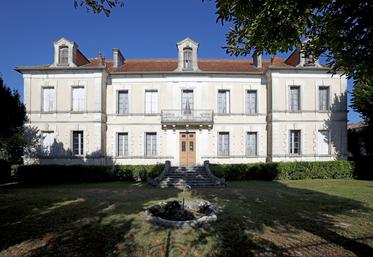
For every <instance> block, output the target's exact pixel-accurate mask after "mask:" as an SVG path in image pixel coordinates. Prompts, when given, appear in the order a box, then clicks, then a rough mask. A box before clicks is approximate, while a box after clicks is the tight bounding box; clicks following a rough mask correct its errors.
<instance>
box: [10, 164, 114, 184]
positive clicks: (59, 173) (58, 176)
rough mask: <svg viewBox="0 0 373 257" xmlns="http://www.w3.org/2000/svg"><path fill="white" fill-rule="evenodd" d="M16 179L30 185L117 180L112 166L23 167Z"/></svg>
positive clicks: (16, 174) (17, 169)
mask: <svg viewBox="0 0 373 257" xmlns="http://www.w3.org/2000/svg"><path fill="white" fill-rule="evenodd" d="M14 176H15V179H16V180H18V181H20V182H22V183H28V184H45V183H77V182H78V183H79V182H103V181H112V180H114V179H115V176H114V173H113V170H112V167H111V166H96V165H21V166H19V167H18V168H16V169H15V170H14Z"/></svg>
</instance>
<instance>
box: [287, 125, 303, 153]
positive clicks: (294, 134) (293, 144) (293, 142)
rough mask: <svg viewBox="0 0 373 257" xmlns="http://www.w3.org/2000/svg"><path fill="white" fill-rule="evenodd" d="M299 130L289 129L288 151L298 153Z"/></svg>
mask: <svg viewBox="0 0 373 257" xmlns="http://www.w3.org/2000/svg"><path fill="white" fill-rule="evenodd" d="M300 136H301V135H300V130H290V136H289V146H290V147H289V153H290V154H300V149H301V148H300V147H301V145H300Z"/></svg>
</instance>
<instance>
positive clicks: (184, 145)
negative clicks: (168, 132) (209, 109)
mask: <svg viewBox="0 0 373 257" xmlns="http://www.w3.org/2000/svg"><path fill="white" fill-rule="evenodd" d="M179 149H180V150H179V153H180V155H179V156H180V166H182V167H187V166H195V165H196V133H194V132H180V146H179Z"/></svg>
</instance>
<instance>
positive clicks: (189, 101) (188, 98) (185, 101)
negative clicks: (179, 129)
mask: <svg viewBox="0 0 373 257" xmlns="http://www.w3.org/2000/svg"><path fill="white" fill-rule="evenodd" d="M193 107H194V103H193V90H189V89H187V90H183V91H182V95H181V109H182V110H183V111H184V112H188V111H191V110H193Z"/></svg>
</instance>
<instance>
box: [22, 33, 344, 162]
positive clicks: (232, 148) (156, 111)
mask: <svg viewBox="0 0 373 257" xmlns="http://www.w3.org/2000/svg"><path fill="white" fill-rule="evenodd" d="M177 51H178V52H177V58H175V59H143V60H135V59H133V60H130V59H126V58H125V55H122V53H121V51H120V50H119V49H117V48H114V49H113V56H112V60H106V59H105V58H103V57H102V56H99V57H96V58H87V57H86V56H85V55H84V54H83V53H82V52H80V51H79V49H78V45H77V44H76V43H74V42H72V41H69V40H66V39H64V38H61V39H60V40H58V41H56V42H55V43H54V62H53V64H50V65H43V66H22V67H17V68H16V70H17V71H19V72H20V73H22V74H23V78H24V103H25V105H26V108H27V113H28V117H29V125H30V126H34V127H37V128H38V129H39V130H40V131H41V132H42V133H43V135H44V139H43V148H44V149H43V151H42V153H41V155H40V158H38V159H37V160H36V161H38V162H40V163H56V164H76V163H91V164H113V163H116V164H154V163H161V162H162V163H163V162H164V161H166V160H170V161H171V164H172V165H173V166H194V165H201V164H202V163H203V161H205V160H209V161H210V162H211V163H247V162H266V161H300V160H307V161H314V160H334V159H344V158H346V156H347V128H346V127H347V103H346V87H347V79H346V77H345V76H341V74H335V75H334V76H332V75H331V74H330V73H328V70H329V69H328V67H326V66H323V65H320V64H319V63H318V61H314V60H312V59H311V58H307V57H305V56H304V55H303V54H301V53H300V52H299V51H295V52H293V53H292V54H291V55H290V56H289V57H288V58H287V59H281V58H277V57H274V58H272V59H271V60H262V57H261V55H257V56H254V57H253V60H237V59H235V60H230V59H220V60H217V59H198V43H196V42H195V41H193V40H191V39H190V38H186V39H184V40H182V41H180V42H179V43H177ZM175 55H176V53H175Z"/></svg>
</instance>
